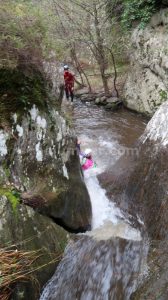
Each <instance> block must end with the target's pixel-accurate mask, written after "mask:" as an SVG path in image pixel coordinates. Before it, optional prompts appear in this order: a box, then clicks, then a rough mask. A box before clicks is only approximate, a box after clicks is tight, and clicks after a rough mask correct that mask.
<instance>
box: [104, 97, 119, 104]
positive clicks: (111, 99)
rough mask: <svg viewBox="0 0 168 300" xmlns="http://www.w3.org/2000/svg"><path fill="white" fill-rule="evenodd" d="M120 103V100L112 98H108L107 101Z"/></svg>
mask: <svg viewBox="0 0 168 300" xmlns="http://www.w3.org/2000/svg"><path fill="white" fill-rule="evenodd" d="M119 101H120V99H119V98H117V97H110V98H107V100H106V102H107V103H117V102H119Z"/></svg>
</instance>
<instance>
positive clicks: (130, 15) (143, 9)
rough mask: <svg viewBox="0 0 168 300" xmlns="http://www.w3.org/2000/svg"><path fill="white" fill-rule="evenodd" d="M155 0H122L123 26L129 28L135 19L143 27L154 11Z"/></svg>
mask: <svg viewBox="0 0 168 300" xmlns="http://www.w3.org/2000/svg"><path fill="white" fill-rule="evenodd" d="M156 5H157V1H156V0H123V14H122V23H123V25H124V27H125V28H127V29H128V28H130V27H131V26H132V25H133V24H134V22H135V21H138V22H139V23H140V27H141V28H144V27H145V25H146V24H147V23H148V22H149V20H150V18H151V16H152V14H153V13H154V12H155V11H156Z"/></svg>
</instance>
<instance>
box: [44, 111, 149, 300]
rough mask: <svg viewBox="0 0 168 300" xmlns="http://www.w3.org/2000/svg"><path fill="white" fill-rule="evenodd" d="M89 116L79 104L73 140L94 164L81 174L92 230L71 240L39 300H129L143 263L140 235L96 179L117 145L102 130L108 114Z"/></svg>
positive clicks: (114, 138)
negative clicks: (89, 151) (78, 141)
mask: <svg viewBox="0 0 168 300" xmlns="http://www.w3.org/2000/svg"><path fill="white" fill-rule="evenodd" d="M80 109H81V110H80ZM84 110H85V111H84ZM94 112H95V114H94V117H93V115H91V113H90V110H89V109H87V108H85V107H84V108H83V107H82V108H81V107H80V106H79V105H78V110H77V113H78V120H77V121H76V122H77V126H76V127H77V129H78V136H79V138H80V139H81V140H82V142H83V143H82V144H83V146H84V148H85V147H86V148H88V147H89V148H90V147H91V148H92V150H93V155H94V158H95V160H96V163H97V165H98V168H97V169H94V170H88V171H86V172H85V176H84V177H85V183H86V186H87V189H88V192H89V195H90V199H91V204H92V230H91V231H90V232H86V233H85V234H78V235H76V236H75V237H72V238H71V240H70V242H69V244H68V246H67V247H66V250H65V253H64V257H63V259H62V261H61V262H60V264H59V266H58V268H57V270H56V272H55V274H54V275H53V277H52V278H51V280H50V281H49V282H48V284H47V285H46V286H45V288H44V290H43V292H42V295H41V298H40V300H123V299H124V300H129V299H130V296H131V294H132V293H133V292H134V291H135V290H136V287H137V282H138V280H139V274H140V273H141V269H142V267H143V265H144V257H146V252H147V246H146V244H145V243H144V240H143V239H142V237H141V234H140V232H139V231H138V230H137V229H135V228H133V227H132V225H131V224H130V222H129V221H128V220H127V219H126V218H125V216H124V214H123V213H122V211H121V210H120V209H119V208H118V207H117V206H116V205H115V204H114V203H112V202H111V201H109V199H108V197H107V195H106V191H105V190H104V189H103V188H102V187H101V185H100V183H99V181H98V178H97V174H99V173H101V172H102V171H103V170H104V169H107V168H108V167H109V166H111V165H113V164H114V162H115V161H116V159H118V158H119V156H120V154H117V153H118V152H115V154H116V155H113V154H112V149H113V150H116V151H117V150H118V149H119V147H120V145H119V143H118V142H117V135H116V133H115V132H114V131H108V132H107V129H106V128H107V125H108V130H109V123H110V122H114V120H113V119H112V118H111V116H110V118H109V119H107V120H105V118H104V113H103V114H102V119H101V115H100V113H101V111H100V110H98V111H97V113H96V111H95V110H94ZM88 118H90V119H89V120H88ZM124 118H125V116H124ZM101 122H102V123H101ZM116 122H118V118H116ZM131 122H132V119H131ZM107 123H108V124H107ZM110 124H111V123H110ZM117 124H118V123H117ZM123 124H125V123H123ZM112 126H114V125H113V124H112ZM115 126H116V124H115ZM123 126H125V125H123ZM127 126H128V124H127ZM93 128H94V131H93ZM104 128H105V129H104ZM119 128H120V127H119ZM131 128H132V125H131ZM96 130H97V134H96ZM117 130H118V127H117ZM83 131H85V133H83ZM104 153H105V154H106V155H104Z"/></svg>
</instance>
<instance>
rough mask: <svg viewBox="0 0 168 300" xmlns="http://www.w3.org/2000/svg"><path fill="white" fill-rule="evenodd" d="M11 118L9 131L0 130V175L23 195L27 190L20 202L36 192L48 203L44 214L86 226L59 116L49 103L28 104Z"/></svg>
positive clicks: (80, 187)
mask: <svg viewBox="0 0 168 300" xmlns="http://www.w3.org/2000/svg"><path fill="white" fill-rule="evenodd" d="M13 120H14V122H13V126H12V129H11V131H10V132H5V130H3V129H2V130H0V144H1V147H0V158H1V161H2V166H1V168H0V169H1V174H2V176H1V181H2V182H3V183H4V184H5V183H6V181H9V183H12V184H13V185H14V186H16V187H17V188H18V189H19V190H21V191H22V192H23V201H24V199H25V196H24V195H25V193H27V194H28V195H30V197H26V201H27V202H26V204H29V201H28V200H27V199H28V198H29V199H30V203H32V199H33V198H37V197H38V198H39V199H40V198H41V199H42V203H43V204H45V205H46V206H47V207H49V206H50V203H52V205H51V207H50V209H49V211H50V212H49V215H50V216H53V217H54V218H55V219H57V218H59V219H60V220H62V221H63V223H64V224H65V225H66V226H67V227H69V228H72V229H77V228H86V227H87V226H89V225H90V219H91V206H90V200H89V196H88V193H87V190H86V187H85V185H84V182H83V179H82V175H81V171H80V167H79V161H78V157H77V155H76V153H75V141H74V139H73V138H72V137H71V133H70V130H69V128H68V126H67V125H66V121H65V119H63V117H62V116H61V115H60V113H59V112H58V111H57V110H56V109H54V107H52V110H50V109H49V110H46V111H40V110H39V109H38V108H37V107H36V106H35V105H34V106H33V107H32V108H31V109H30V110H29V111H28V112H27V113H26V114H25V115H24V116H23V118H22V120H21V121H19V122H18V120H17V114H16V113H15V114H14V115H13ZM11 132H12V133H11ZM5 177H8V178H5ZM78 208H80V209H78ZM43 213H45V209H43ZM46 213H47V214H48V211H46Z"/></svg>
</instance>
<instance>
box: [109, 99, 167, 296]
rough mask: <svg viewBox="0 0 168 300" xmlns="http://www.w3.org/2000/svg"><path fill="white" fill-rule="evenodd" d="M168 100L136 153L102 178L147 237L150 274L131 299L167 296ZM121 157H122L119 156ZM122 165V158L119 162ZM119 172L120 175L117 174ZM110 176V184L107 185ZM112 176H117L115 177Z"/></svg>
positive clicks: (154, 118) (110, 191)
mask: <svg viewBox="0 0 168 300" xmlns="http://www.w3.org/2000/svg"><path fill="white" fill-rule="evenodd" d="M167 120H168V101H167V102H165V103H164V104H162V105H161V106H160V108H159V109H158V111H157V112H156V113H155V114H154V116H153V118H152V119H151V121H150V122H149V123H148V125H147V128H146V130H145V132H144V134H143V135H142V137H141V139H140V144H139V155H138V157H137V158H136V159H135V158H134V159H133V161H131V157H130V159H129V160H128V161H127V162H125V165H124V167H123V168H122V167H121V168H119V167H120V164H121V162H120V161H119V162H118V163H117V165H116V166H115V168H114V170H116V169H117V171H118V173H116V172H117V171H115V173H114V172H113V174H109V178H108V177H106V178H104V184H105V185H106V186H107V188H108V193H109V195H110V196H111V199H112V200H113V201H116V202H117V204H118V205H119V206H120V207H121V208H122V209H123V210H125V211H126V212H128V213H131V214H133V215H134V216H135V218H136V217H137V216H139V217H140V219H141V220H142V221H143V222H144V225H145V229H146V232H147V234H148V236H149V238H150V251H149V254H148V266H149V274H148V278H147V279H145V280H144V283H143V285H142V287H140V289H139V290H138V291H137V293H135V295H134V296H133V297H132V298H131V299H134V300H135V299H137V300H138V299H167V288H166V287H167V266H168V258H167V246H168V245H167V239H168V231H167V228H168V192H167V186H168V160H167V157H168V126H167ZM122 159H123V160H124V158H122ZM121 165H122V166H123V162H122V164H121ZM117 175H119V178H117ZM112 176H113V178H114V179H113V182H114V184H113V187H111V188H110V187H109V182H110V178H112ZM115 179H117V180H116V181H115Z"/></svg>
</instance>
